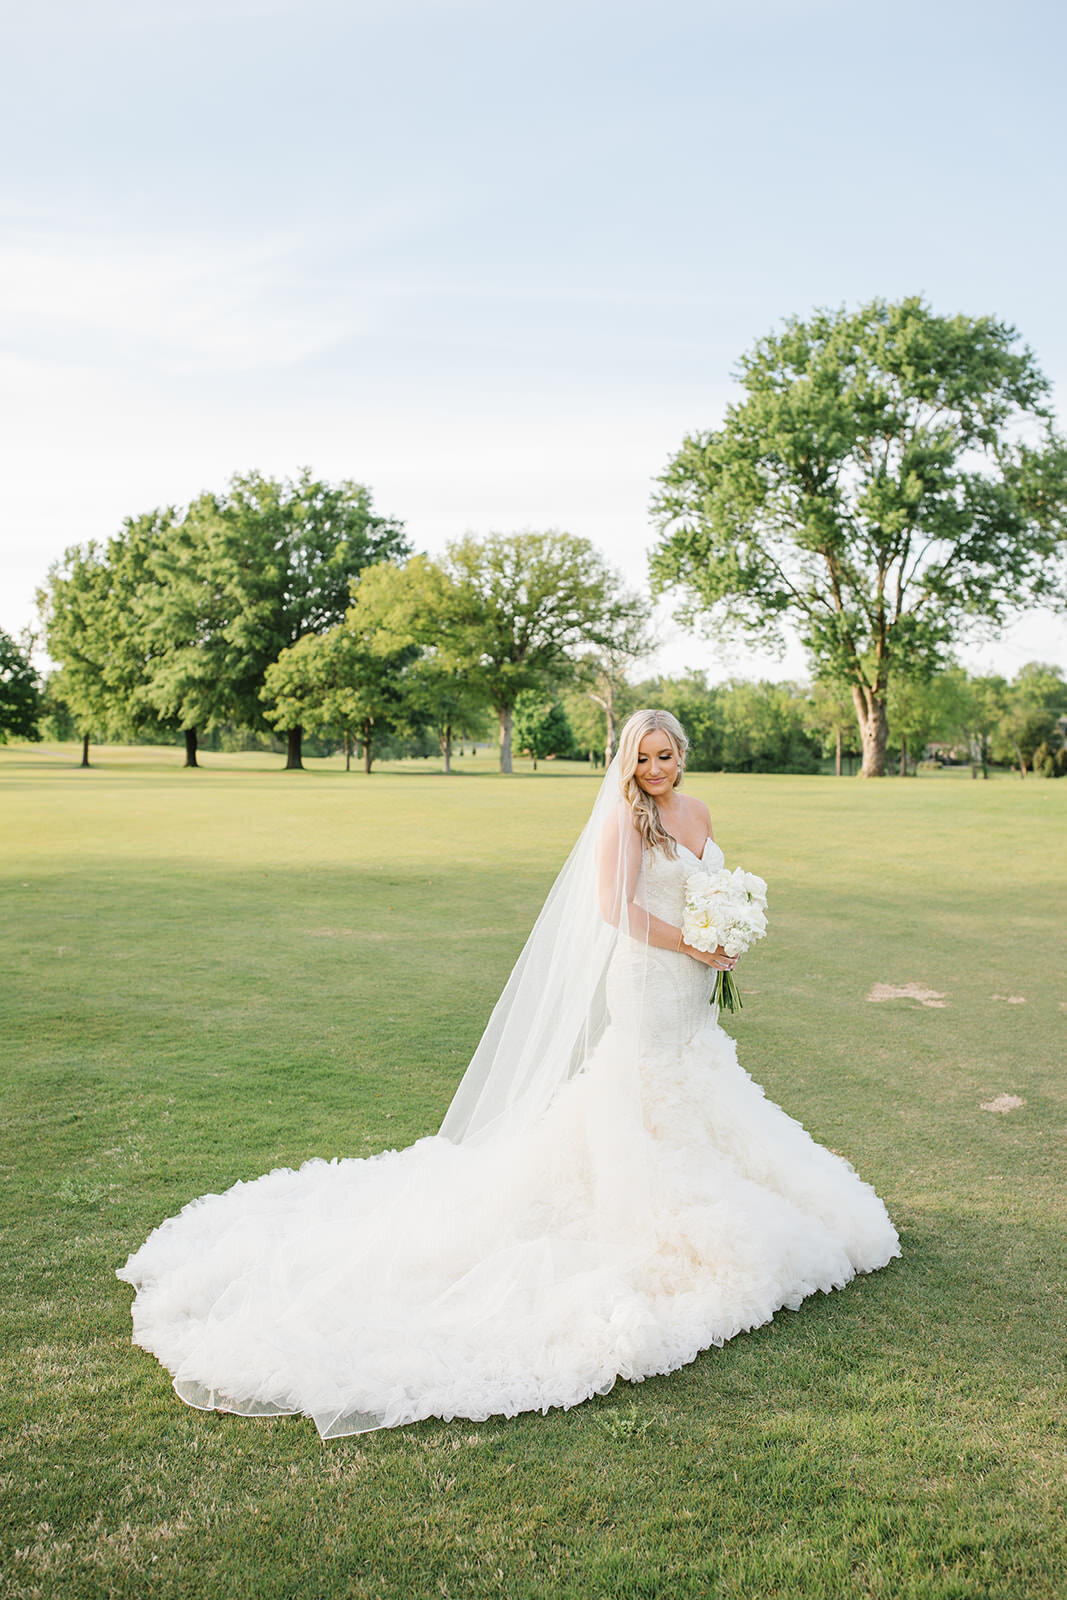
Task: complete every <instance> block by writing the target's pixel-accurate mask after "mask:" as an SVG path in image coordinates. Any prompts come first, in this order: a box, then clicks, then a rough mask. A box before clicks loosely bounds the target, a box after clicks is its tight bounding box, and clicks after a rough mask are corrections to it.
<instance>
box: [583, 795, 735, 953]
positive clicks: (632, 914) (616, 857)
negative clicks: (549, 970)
mask: <svg viewBox="0 0 1067 1600" xmlns="http://www.w3.org/2000/svg"><path fill="white" fill-rule="evenodd" d="M620 811H621V807H620ZM640 878H641V836H640V834H639V833H638V831H637V829H636V828H635V827H634V826H633V824H632V823H631V822H630V821H629V819H628V818H626V817H624V816H620V815H619V812H616V813H615V814H614V815H612V816H610V817H609V818H608V820H607V822H606V823H605V825H604V833H603V836H602V837H601V841H600V914H601V916H602V917H603V918H604V921H605V922H610V923H611V925H612V927H615V928H620V927H625V928H627V929H628V931H629V933H630V936H631V938H634V939H639V940H640V941H641V942H642V943H643V944H645V943H647V944H650V945H652V947H653V948H654V949H656V950H681V951H684V953H685V954H686V955H687V956H692V957H693V960H694V961H702V962H704V964H705V965H706V966H709V967H718V968H721V967H733V966H735V965H736V960H735V958H734V957H731V956H728V955H727V954H726V952H725V950H722V949H721V948H720V949H719V950H713V951H711V952H710V953H709V952H706V951H703V950H694V949H693V947H692V945H688V944H686V943H685V942H684V939H683V936H682V930H681V928H678V927H676V926H675V925H674V923H672V922H665V921H664V920H663V918H662V917H656V916H653V914H652V913H651V912H650V911H646V910H645V908H644V906H642V905H638V903H637V901H636V900H635V898H634V896H635V895H636V893H637V886H638V883H639V882H640Z"/></svg>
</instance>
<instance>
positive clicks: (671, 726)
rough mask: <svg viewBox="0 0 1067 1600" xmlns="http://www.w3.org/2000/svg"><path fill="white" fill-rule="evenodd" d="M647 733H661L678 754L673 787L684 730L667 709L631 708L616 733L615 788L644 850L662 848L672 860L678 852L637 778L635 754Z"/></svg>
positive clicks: (682, 762)
mask: <svg viewBox="0 0 1067 1600" xmlns="http://www.w3.org/2000/svg"><path fill="white" fill-rule="evenodd" d="M649 733H664V734H666V736H667V738H668V739H669V740H670V742H671V744H672V745H673V746H674V752H675V755H676V756H677V757H678V774H677V776H676V778H675V780H674V787H675V788H676V789H677V787H678V785H679V784H680V783H681V781H682V774H683V772H684V771H685V755H686V751H687V750H688V749H689V740H688V739H687V738H686V734H685V729H684V728H683V727H682V724H681V723H680V722H679V721H678V718H677V717H675V716H672V715H671V713H670V712H669V711H635V712H634V713H633V715H632V716H630V717H627V719H626V722H625V723H624V724H623V730H622V732H621V733H620V735H619V750H618V754H617V755H616V757H615V759H616V761H617V762H618V763H619V787H620V789H621V790H622V795H623V798H624V799H625V801H626V803H627V805H628V806H629V807H630V810H631V812H632V813H633V819H634V823H635V825H636V827H637V831H638V833H639V834H640V835H641V842H642V844H643V845H644V847H645V848H646V849H647V850H663V851H665V852H666V854H667V855H668V856H670V857H671V858H672V859H673V858H674V857H675V856H676V855H677V854H678V852H677V850H676V849H675V845H674V840H673V839H672V838H671V836H670V834H669V833H668V832H667V830H666V828H665V827H664V826H663V823H662V822H661V821H660V815H659V806H658V805H657V804H656V801H655V798H654V797H653V796H652V795H650V794H646V793H645V791H644V790H643V789H642V787H641V785H640V784H639V783H638V781H637V757H638V755H639V754H640V749H641V740H642V739H643V738H644V737H645V735H646V734H649Z"/></svg>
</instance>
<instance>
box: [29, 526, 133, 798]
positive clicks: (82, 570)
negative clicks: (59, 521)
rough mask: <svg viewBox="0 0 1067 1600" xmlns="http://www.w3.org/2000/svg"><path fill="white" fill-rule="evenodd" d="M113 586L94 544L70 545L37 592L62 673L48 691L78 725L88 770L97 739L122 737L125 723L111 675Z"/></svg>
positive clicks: (50, 647)
mask: <svg viewBox="0 0 1067 1600" xmlns="http://www.w3.org/2000/svg"><path fill="white" fill-rule="evenodd" d="M109 584H110V580H109V577H108V570H107V562H106V559H105V556H104V552H103V550H102V549H101V548H100V546H99V545H97V544H96V543H94V542H93V541H91V540H90V541H89V543H87V544H85V545H72V546H71V547H70V548H69V549H68V550H67V551H66V552H65V553H64V555H63V556H62V558H61V559H60V560H59V561H57V562H55V563H54V564H53V565H52V567H51V568H50V569H49V573H48V577H47V580H46V581H45V583H44V585H43V586H42V587H41V588H40V589H38V591H37V608H38V611H39V613H40V616H41V622H42V624H43V627H44V636H45V644H46V647H47V650H48V654H49V655H50V656H51V658H52V660H53V661H55V662H56V663H57V664H58V667H59V671H58V672H57V673H55V674H54V675H53V678H52V680H51V681H50V687H51V689H52V692H53V695H54V697H55V698H57V699H59V700H61V701H62V703H63V704H64V705H65V706H66V707H67V708H68V709H69V711H70V713H71V716H72V718H73V719H74V724H75V726H76V728H77V730H78V735H79V737H80V739H81V742H82V755H81V764H82V766H83V767H87V766H89V764H90V763H89V745H90V742H91V740H92V737H93V735H94V734H108V733H114V732H116V731H119V729H120V726H121V724H122V723H123V722H124V720H125V719H124V716H123V711H124V708H123V707H121V706H120V705H119V704H117V703H116V698H115V694H114V691H113V688H112V684H111V680H110V677H109V672H108V667H109V661H110V653H111V643H112V641H111V638H110V634H109V626H108V624H109V617H110V611H109V607H108V592H109Z"/></svg>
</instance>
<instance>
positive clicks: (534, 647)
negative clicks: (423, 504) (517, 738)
mask: <svg viewBox="0 0 1067 1600" xmlns="http://www.w3.org/2000/svg"><path fill="white" fill-rule="evenodd" d="M443 565H444V568H445V571H446V573H447V575H448V577H449V578H450V579H451V580H452V583H453V584H454V586H455V590H456V592H457V594H458V596H459V599H458V604H457V607H456V610H455V612H454V614H453V616H452V618H451V621H450V628H451V638H452V641H453V648H454V650H455V654H456V659H457V660H459V661H461V662H462V663H463V664H464V666H465V668H466V670H467V671H468V672H469V673H470V677H471V681H472V682H473V683H474V684H476V685H477V686H479V687H480V688H481V689H482V691H483V692H484V694H485V697H486V699H487V700H488V701H489V703H490V705H491V706H492V707H493V710H494V711H495V713H496V716H497V721H498V725H499V729H500V770H501V772H510V771H511V724H512V716H513V713H514V708H515V702H516V700H517V699H518V697H519V695H520V694H521V693H522V692H523V690H524V689H529V690H536V691H538V692H540V693H545V692H546V691H550V690H552V689H554V688H557V687H559V686H560V685H562V684H564V683H566V682H568V681H570V680H573V678H574V676H575V674H576V672H577V670H578V669H577V662H576V656H577V654H578V653H579V652H582V651H588V650H589V649H608V648H612V647H615V646H617V645H618V644H619V642H620V641H624V640H625V639H627V638H628V637H630V636H631V634H632V632H633V629H634V625H635V619H637V618H639V616H640V614H641V610H642V606H641V602H639V601H637V600H636V599H635V597H634V596H632V595H630V594H628V593H627V591H626V590H625V588H624V587H623V585H622V582H621V580H620V579H619V577H618V574H617V573H615V572H613V571H612V569H611V568H610V567H609V566H608V565H607V563H606V562H605V561H604V559H603V557H602V556H601V555H600V553H599V552H598V551H597V550H596V548H595V547H594V546H593V545H592V544H591V543H590V541H589V540H588V539H581V538H577V537H576V536H575V535H573V534H569V533H558V532H548V533H516V534H510V535H504V534H491V535H489V536H488V537H487V538H484V539H476V538H474V537H473V536H468V537H467V538H464V539H460V540H457V541H456V542H455V543H453V544H451V545H449V547H448V552H447V555H446V558H445V561H444V563H443Z"/></svg>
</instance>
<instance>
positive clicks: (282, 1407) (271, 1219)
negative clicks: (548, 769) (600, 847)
mask: <svg viewBox="0 0 1067 1600" xmlns="http://www.w3.org/2000/svg"><path fill="white" fill-rule="evenodd" d="M704 862H705V864H706V865H708V866H711V867H718V866H720V865H721V864H722V852H721V851H720V850H719V847H718V845H716V844H714V843H713V842H712V841H711V840H709V841H708V843H707V845H706V847H705V853H704ZM696 864H697V863H696V858H695V857H694V856H693V855H692V853H691V852H689V851H685V848H684V846H683V847H681V848H680V850H679V854H678V855H677V857H676V858H675V859H673V860H672V859H669V858H668V857H666V856H665V855H663V854H661V853H659V852H653V853H652V858H651V859H649V860H648V861H647V864H646V868H645V870H644V872H643V890H642V898H643V901H644V904H645V905H646V906H647V909H648V910H649V911H651V912H652V913H653V914H654V915H656V916H659V917H662V918H663V919H664V920H666V921H668V922H671V923H674V924H675V925H677V924H678V923H680V921H681V912H682V903H683V899H684V884H685V877H686V874H687V872H691V871H692V870H693V869H694V866H695V865H696ZM634 952H635V946H634V945H633V944H632V942H628V941H625V940H623V941H621V942H620V943H619V945H618V946H617V947H616V949H615V951H614V954H613V955H612V958H611V961H610V965H609V967H608V970H607V989H606V999H607V1008H608V1012H609V1013H610V1022H609V1024H608V1025H607V1027H606V1029H605V1030H604V1031H603V1032H602V1034H601V1036H600V1037H599V1039H598V1040H597V1041H596V1043H595V1046H594V1047H593V1048H592V1050H591V1053H590V1054H589V1056H588V1059H587V1060H586V1061H585V1063H584V1065H583V1068H582V1070H581V1071H580V1072H578V1073H577V1075H575V1076H573V1077H571V1078H570V1079H569V1080H568V1081H566V1082H565V1083H563V1085H562V1087H560V1088H559V1090H558V1092H556V1093H555V1094H554V1096H553V1098H552V1099H551V1102H550V1104H549V1105H548V1106H547V1109H545V1110H544V1111H543V1112H542V1113H540V1114H539V1115H537V1116H536V1117H535V1118H533V1119H532V1120H531V1121H530V1122H529V1123H528V1124H524V1125H522V1126H520V1127H519V1128H518V1129H517V1130H514V1129H513V1130H512V1131H510V1132H508V1133H507V1134H506V1135H504V1136H502V1137H499V1138H495V1139H488V1140H487V1141H485V1142H483V1143H478V1142H477V1141H475V1142H474V1143H468V1144H464V1143H459V1144H456V1143H453V1142H452V1141H451V1140H450V1139H449V1138H445V1137H443V1136H442V1135H440V1134H438V1135H435V1136H433V1137H430V1138H425V1139H421V1140H419V1141H418V1142H417V1143H416V1144H414V1145H412V1146H410V1147H409V1148H407V1149H404V1150H400V1151H395V1150H393V1151H388V1152H386V1153H385V1154H384V1155H380V1156H376V1157H373V1158H372V1159H369V1160H340V1161H322V1160H313V1161H308V1162H307V1163H306V1164H305V1165H304V1166H302V1167H301V1168H300V1169H299V1171H291V1170H281V1171H276V1172H272V1173H270V1174H269V1175H268V1176H266V1177H262V1178H258V1179H257V1180H255V1181H254V1182H250V1183H237V1184H235V1185H234V1186H233V1188H231V1189H229V1190H227V1191H226V1193H224V1194H220V1195H214V1194H213V1195H205V1196H204V1197H203V1198H201V1199H198V1200H194V1201H193V1202H192V1204H190V1205H187V1206H186V1207H185V1208H184V1210H183V1211H182V1212H181V1213H180V1215H178V1216H176V1217H172V1218H170V1219H169V1220H168V1221H166V1222H164V1223H163V1224H162V1226H161V1227H159V1228H157V1229H156V1230H155V1232H154V1233H153V1234H152V1235H151V1236H150V1237H149V1239H148V1240H147V1242H146V1243H145V1244H144V1245H142V1247H141V1248H140V1249H139V1250H138V1251H137V1252H136V1253H135V1254H134V1255H132V1256H131V1257H130V1258H129V1260H128V1261H127V1263H126V1265H125V1266H124V1267H123V1268H122V1269H121V1270H120V1272H119V1274H118V1275H119V1277H120V1278H123V1279H125V1280H126V1282H128V1283H130V1284H132V1285H133V1286H134V1287H135V1289H136V1291H137V1294H136V1298H135V1301H134V1306H133V1321H134V1340H135V1342H136V1343H137V1344H139V1345H141V1346H143V1347H144V1348H145V1349H146V1350H150V1351H151V1352H152V1353H153V1354H154V1355H156V1356H157V1357H158V1358H159V1360H160V1361H161V1362H162V1363H163V1365H164V1366H165V1367H167V1368H168V1369H169V1370H170V1372H171V1373H173V1375H174V1387H175V1389H176V1391H177V1393H178V1395H179V1396H180V1397H181V1398H182V1399H183V1400H185V1401H187V1402H188V1403H189V1404H190V1405H194V1406H200V1407H204V1408H215V1409H221V1410H227V1411H235V1412H240V1413H242V1414H246V1415H261V1416H262V1415H276V1414H279V1413H288V1412H304V1413H307V1414H308V1415H310V1416H312V1417H313V1418H314V1419H315V1422H316V1424H317V1426H318V1428H319V1431H320V1432H321V1433H322V1435H323V1436H324V1437H330V1436H336V1435H340V1434H345V1433H356V1432H361V1431H366V1430H368V1429H371V1428H376V1427H389V1426H395V1425H397V1424H400V1423H408V1422H415V1421H417V1420H419V1419H420V1418H423V1417H430V1416H437V1417H443V1418H445V1419H450V1418H452V1417H456V1416H459V1417H465V1418H470V1419H472V1420H475V1421H481V1420H484V1419H485V1418H487V1417H489V1416H491V1415H493V1414H496V1413H503V1414H504V1415H507V1416H513V1415H515V1414H516V1413H517V1412H520V1411H531V1410H541V1411H545V1410H547V1409H548V1408H549V1407H552V1406H564V1407H566V1406H573V1405H576V1404H578V1403H579V1402H580V1401H582V1400H585V1399H587V1398H588V1397H589V1396H591V1395H593V1394H603V1393H606V1391H607V1390H609V1389H610V1388H611V1387H612V1385H613V1384H614V1383H615V1381H616V1379H617V1378H620V1377H621V1378H627V1379H636V1380H640V1379H642V1378H646V1377H648V1376H650V1375H651V1374H653V1373H667V1372H670V1371H672V1370H673V1369H674V1368H677V1367H680V1366H682V1365H683V1364H684V1363H686V1362H689V1361H692V1360H693V1358H694V1357H695V1356H696V1355H697V1354H698V1352H699V1351H701V1350H705V1349H707V1348H708V1346H710V1345H721V1344H722V1343H723V1342H724V1341H725V1340H727V1339H730V1338H732V1337H733V1336H734V1335H735V1334H737V1333H740V1332H742V1331H743V1330H744V1329H749V1328H754V1327H757V1326H758V1325H759V1324H761V1323H764V1322H766V1321H767V1320H768V1319H769V1318H770V1317H772V1316H773V1315H774V1313H775V1312H776V1311H778V1310H779V1309H780V1308H782V1307H789V1308H791V1309H795V1308H796V1307H798V1306H799V1305H800V1303H801V1301H802V1300H803V1299H804V1298H805V1296H807V1295H810V1294H812V1293H814V1292H815V1290H823V1291H828V1290H830V1289H836V1288H840V1287H841V1286H842V1285H844V1284H846V1283H847V1282H848V1280H849V1279H850V1278H851V1277H852V1276H853V1275H854V1274H855V1273H856V1272H870V1271H873V1270H874V1269H875V1268H878V1267H881V1266H884V1265H885V1263H886V1262H888V1261H889V1260H890V1259H891V1258H892V1257H894V1256H896V1255H898V1254H899V1253H900V1252H899V1247H898V1242H897V1235H896V1232H895V1231H894V1228H893V1225H892V1223H891V1222H890V1220H889V1218H888V1216H887V1214H886V1210H885V1207H884V1206H883V1205H882V1202H881V1201H880V1200H879V1198H878V1196H877V1195H876V1194H875V1192H874V1190H873V1189H872V1188H870V1187H869V1185H867V1184H866V1183H864V1182H862V1181H861V1180H860V1178H859V1177H857V1175H856V1173H855V1171H854V1170H853V1168H852V1167H851V1166H850V1165H849V1164H848V1162H847V1161H844V1160H842V1159H841V1157H840V1156H837V1155H833V1154H831V1153H830V1152H829V1151H828V1150H825V1149H823V1148H822V1147H821V1146H820V1145H818V1144H816V1143H815V1142H814V1140H812V1139H811V1137H810V1136H809V1135H808V1134H807V1133H806V1132H805V1131H804V1129H803V1128H802V1127H801V1126H800V1124H799V1123H798V1122H796V1121H794V1120H793V1119H792V1118H791V1117H789V1116H787V1115H786V1114H785V1112H784V1111H782V1110H781V1109H780V1108H779V1107H778V1106H776V1105H774V1104H773V1103H772V1102H770V1101H768V1100H767V1099H766V1098H765V1097H764V1094H763V1091H762V1090H761V1089H760V1088H759V1086H758V1085H757V1084H755V1083H753V1082H752V1080H751V1079H750V1078H749V1076H748V1074H747V1073H746V1072H744V1071H743V1070H742V1068H741V1067H740V1066H739V1065H738V1062H737V1056H736V1051H735V1047H734V1043H733V1040H732V1039H730V1038H729V1037H728V1036H727V1035H726V1034H725V1033H724V1032H723V1031H722V1029H721V1028H720V1027H719V1024H718V1020H717V1017H716V1014H715V1012H714V1011H713V1010H712V1008H711V1007H710V1006H709V1003H708V1002H709V996H710V994H711V989H712V985H713V982H714V978H715V973H714V972H713V971H712V970H711V969H710V968H709V967H707V966H705V965H703V964H701V963H699V962H697V961H695V960H693V959H692V957H690V956H688V955H686V954H684V953H675V952H673V951H664V950H657V949H648V950H647V951H646V950H645V949H644V947H643V946H642V947H640V953H641V958H642V960H647V972H646V973H645V975H644V982H643V984H642V985H640V986H638V985H636V984H635V983H634V981H633V979H634V973H633V962H634V959H635V955H634ZM638 993H639V994H640V1005H641V1008H642V1014H641V1017H640V1018H638V1017H637V1016H636V1015H635V1012H634V1007H635V1004H636V1003H637V1002H636V1001H635V995H636V994H638ZM635 1029H637V1030H639V1036H640V1038H641V1041H642V1045H641V1051H640V1056H639V1059H638V1060H637V1078H638V1091H637V1100H636V1103H637V1105H638V1111H637V1118H636V1124H635V1126H636V1132H635V1131H634V1126H628V1125H627V1124H625V1122H624V1119H623V1118H622V1117H621V1116H620V1114H619V1111H618V1106H619V1102H620V1091H619V1084H620V1082H621V1077H620V1075H619V1074H618V1073H617V1062H618V1061H619V1060H621V1058H622V1055H623V1053H624V1052H625V1049H626V1046H627V1044H628V1042H629V1041H631V1040H632V1039H633V1038H634V1036H635ZM635 1141H636V1142H635Z"/></svg>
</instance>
